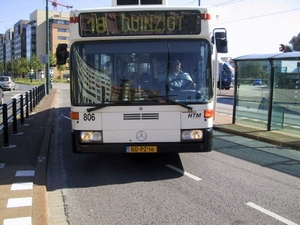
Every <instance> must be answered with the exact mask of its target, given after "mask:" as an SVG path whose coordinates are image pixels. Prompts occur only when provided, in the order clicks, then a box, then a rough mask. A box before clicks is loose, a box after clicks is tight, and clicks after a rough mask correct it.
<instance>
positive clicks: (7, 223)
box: [3, 217, 32, 225]
mask: <svg viewBox="0 0 300 225" xmlns="http://www.w3.org/2000/svg"><path fill="white" fill-rule="evenodd" d="M16 224H22V225H32V221H31V217H19V218H12V219H5V220H4V221H3V225H16Z"/></svg>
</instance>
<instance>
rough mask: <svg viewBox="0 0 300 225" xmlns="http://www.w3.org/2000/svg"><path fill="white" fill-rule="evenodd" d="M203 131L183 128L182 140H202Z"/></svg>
mask: <svg viewBox="0 0 300 225" xmlns="http://www.w3.org/2000/svg"><path fill="white" fill-rule="evenodd" d="M202 138H203V131H202V130H183V131H181V140H183V141H189V140H202Z"/></svg>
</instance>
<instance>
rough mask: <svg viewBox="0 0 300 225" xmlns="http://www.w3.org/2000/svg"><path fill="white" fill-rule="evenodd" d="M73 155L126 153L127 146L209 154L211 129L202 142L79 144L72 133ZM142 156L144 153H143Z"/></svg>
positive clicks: (207, 131) (163, 151)
mask: <svg viewBox="0 0 300 225" xmlns="http://www.w3.org/2000/svg"><path fill="white" fill-rule="evenodd" d="M71 136H72V148H73V152H74V153H128V154H136V153H130V152H128V149H129V146H131V147H132V146H136V147H139V146H141V145H142V146H144V147H147V146H156V152H147V153H148V154H151V153H152V154H155V153H181V152H209V151H211V150H212V138H213V129H212V128H209V129H205V130H204V135H203V139H202V141H198V142H152V143H142V144H140V143H101V144H99V143H97V144H94V143H81V142H80V134H79V131H74V130H73V131H72V132H71ZM143 154H144V153H143Z"/></svg>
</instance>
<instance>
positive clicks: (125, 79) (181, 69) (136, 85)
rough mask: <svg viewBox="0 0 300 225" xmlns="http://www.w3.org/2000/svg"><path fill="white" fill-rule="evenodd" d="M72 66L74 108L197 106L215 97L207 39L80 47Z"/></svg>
mask: <svg viewBox="0 0 300 225" xmlns="http://www.w3.org/2000/svg"><path fill="white" fill-rule="evenodd" d="M69 65H70V80H71V103H72V105H99V106H101V105H102V104H105V105H106V106H107V105H115V104H126V105H127V104H141V103H142V104H168V102H169V101H172V102H174V101H176V102H179V103H180V104H199V103H207V102H208V101H210V100H211V99H212V97H213V88H212V86H213V84H212V83H213V81H212V74H211V69H210V68H211V45H210V43H209V41H207V40H204V39H197V40H195V39H194V40H180V39H176V40H166V39H165V40H155V39H154V40H142V41H139V40H134V41H124V40H123V41H122V42H121V41H101V42H100V41H93V42H76V43H73V45H72V46H71V49H70V63H69Z"/></svg>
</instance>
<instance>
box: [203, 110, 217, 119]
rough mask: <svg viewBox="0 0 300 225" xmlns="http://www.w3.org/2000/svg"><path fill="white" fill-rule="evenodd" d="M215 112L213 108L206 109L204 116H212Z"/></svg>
mask: <svg viewBox="0 0 300 225" xmlns="http://www.w3.org/2000/svg"><path fill="white" fill-rule="evenodd" d="M214 114H215V111H214V110H213V109H206V110H204V118H206V119H208V118H212V117H213V116H214Z"/></svg>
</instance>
